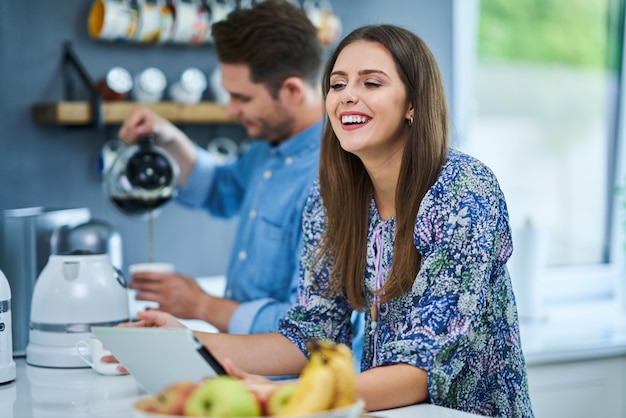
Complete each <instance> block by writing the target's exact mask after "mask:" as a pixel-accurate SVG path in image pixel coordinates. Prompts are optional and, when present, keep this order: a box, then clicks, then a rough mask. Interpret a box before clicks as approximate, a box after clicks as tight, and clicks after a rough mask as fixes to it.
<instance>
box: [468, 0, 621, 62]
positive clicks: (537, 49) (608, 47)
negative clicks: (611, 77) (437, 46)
mask: <svg viewBox="0 0 626 418" xmlns="http://www.w3.org/2000/svg"><path fill="white" fill-rule="evenodd" d="M620 4H621V2H616V1H613V0H480V23H479V42H478V54H479V57H480V58H481V59H488V60H492V59H493V60H499V61H526V62H537V63H544V64H565V65H570V66H578V67H587V68H606V67H608V68H612V69H615V68H618V67H619V65H618V63H619V56H618V54H617V53H614V52H612V51H619V50H620V48H618V46H619V45H621V42H622V40H621V38H618V37H617V36H615V34H617V33H621V32H620V31H619V30H617V29H618V28H617V27H616V26H617V25H618V24H621V23H620V22H621V19H620V18H619V17H620V13H621V10H619V9H620V8H621V7H620ZM618 44H619V45H618Z"/></svg>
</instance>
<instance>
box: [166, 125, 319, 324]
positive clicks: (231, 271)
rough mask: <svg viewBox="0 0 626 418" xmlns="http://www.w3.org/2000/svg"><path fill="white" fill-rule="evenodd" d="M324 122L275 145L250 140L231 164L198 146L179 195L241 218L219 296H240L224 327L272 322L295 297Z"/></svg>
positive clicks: (222, 214) (193, 204)
mask: <svg viewBox="0 0 626 418" xmlns="http://www.w3.org/2000/svg"><path fill="white" fill-rule="evenodd" d="M321 133H322V122H321V121H320V122H318V123H317V124H315V125H313V126H311V127H310V128H308V129H306V130H305V131H303V132H300V133H299V134H298V135H296V136H294V137H292V138H290V139H289V140H288V141H285V142H283V143H281V144H279V145H276V146H272V145H271V144H269V143H268V142H267V141H254V142H253V143H252V144H251V146H250V148H249V149H248V150H247V151H246V152H245V153H244V154H243V155H242V156H241V157H240V158H239V159H238V160H237V161H235V162H234V163H232V164H226V165H221V166H220V165H218V164H216V163H215V160H214V159H213V157H212V156H211V155H210V154H209V153H208V152H207V151H206V150H204V149H200V148H198V151H199V155H198V160H197V163H196V165H195V167H194V169H193V172H192V173H191V176H190V177H189V179H188V181H187V183H186V184H185V187H184V188H183V189H181V190H180V193H179V194H178V197H177V199H178V201H179V202H180V203H182V204H184V205H186V206H190V207H195V208H203V209H205V210H206V211H208V212H209V214H211V215H212V216H215V217H218V218H224V219H228V218H233V217H236V216H238V217H239V219H238V220H239V222H238V227H237V232H236V236H235V242H234V246H233V248H232V253H231V258H230V262H229V265H228V270H227V272H226V291H225V292H226V293H225V297H227V298H228V299H232V300H235V301H237V302H239V303H240V305H239V307H238V308H237V310H236V311H235V313H234V315H233V316H232V318H231V321H230V324H229V326H228V332H229V333H235V334H250V333H262V332H269V331H273V330H275V329H277V324H278V320H279V319H280V318H281V317H282V316H283V314H284V313H285V312H286V311H287V308H289V307H290V306H291V305H292V304H293V303H294V302H295V300H296V293H297V286H298V266H299V264H298V263H299V257H300V249H301V247H302V209H303V208H304V205H305V202H306V198H307V196H308V194H309V190H310V188H311V186H312V184H313V179H314V178H315V177H316V176H317V171H318V163H319V151H320V139H321Z"/></svg>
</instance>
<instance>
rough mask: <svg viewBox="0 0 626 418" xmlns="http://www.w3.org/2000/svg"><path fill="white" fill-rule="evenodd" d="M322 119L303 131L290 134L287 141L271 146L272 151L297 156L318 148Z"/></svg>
mask: <svg viewBox="0 0 626 418" xmlns="http://www.w3.org/2000/svg"><path fill="white" fill-rule="evenodd" d="M322 127H323V121H321V120H320V121H319V122H317V123H315V124H313V125H311V126H309V127H308V128H306V129H305V130H304V131H302V132H300V133H298V134H296V135H294V136H292V137H291V138H289V139H288V140H287V141H285V142H282V143H280V144H279V145H278V146H276V147H274V148H272V152H273V153H277V154H282V155H284V156H290V157H297V156H299V155H303V154H309V153H310V152H311V151H312V150H318V149H319V146H320V142H321V139H322Z"/></svg>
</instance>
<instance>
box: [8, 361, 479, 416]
mask: <svg viewBox="0 0 626 418" xmlns="http://www.w3.org/2000/svg"><path fill="white" fill-rule="evenodd" d="M16 364H17V378H16V379H15V381H13V382H11V383H8V384H4V385H0V417H2V418H43V417H59V418H73V417H81V418H82V417H85V418H87V417H89V418H96V417H103V418H104V417H107V418H111V417H115V418H131V417H132V416H133V412H132V404H133V403H134V402H135V401H136V400H137V399H138V398H139V397H141V396H144V395H145V391H144V390H143V389H142V388H141V387H140V386H139V385H138V384H137V383H136V381H135V379H134V378H133V377H132V376H129V375H126V376H102V375H99V374H97V373H96V372H94V371H93V370H91V369H89V368H85V369H51V368H45V367H35V366H30V365H28V364H26V362H25V361H24V359H23V358H18V359H16ZM372 415H373V416H376V417H380V418H470V417H476V416H477V415H472V414H467V413H464V412H459V411H455V410H452V409H448V408H442V407H439V406H434V405H430V404H421V405H414V406H410V407H406V408H398V409H393V410H387V411H380V412H376V413H373V414H372Z"/></svg>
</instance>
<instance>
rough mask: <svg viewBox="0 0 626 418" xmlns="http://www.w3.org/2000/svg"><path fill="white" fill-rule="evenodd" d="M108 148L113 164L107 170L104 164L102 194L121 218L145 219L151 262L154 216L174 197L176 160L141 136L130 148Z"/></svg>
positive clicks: (150, 136)
mask: <svg viewBox="0 0 626 418" xmlns="http://www.w3.org/2000/svg"><path fill="white" fill-rule="evenodd" d="M107 147H108V148H106V149H107V152H109V153H112V154H114V157H112V158H111V157H109V159H110V160H112V163H110V167H108V168H107V167H106V161H105V179H104V183H103V186H104V193H105V195H106V196H107V197H108V199H109V201H110V202H111V203H112V204H113V206H115V207H116V208H117V209H118V210H119V211H120V212H122V213H123V214H124V215H128V216H131V217H135V218H140V219H145V220H148V229H149V232H148V234H149V237H148V240H149V241H148V244H149V259H150V261H152V259H153V257H152V253H153V248H152V246H153V235H154V232H153V224H154V217H156V216H157V215H158V214H159V213H160V212H161V210H162V209H163V207H164V206H165V205H166V204H167V203H168V202H170V201H171V200H172V199H173V198H174V197H175V196H176V192H177V189H176V185H177V183H178V177H179V173H180V170H179V168H178V165H177V164H176V161H174V159H173V158H172V157H171V156H170V155H169V154H168V153H167V152H166V151H165V150H164V149H162V148H161V147H158V146H156V145H155V144H154V136H153V135H148V136H143V137H140V138H139V140H138V141H137V144H134V145H131V146H126V145H124V144H123V143H122V142H121V141H115V146H114V147H112V146H111V144H109V145H108V146H107ZM116 149H118V150H117V151H116Z"/></svg>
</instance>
